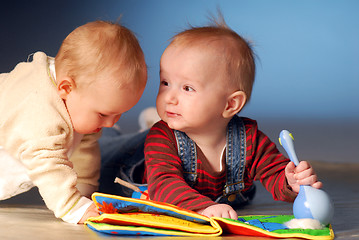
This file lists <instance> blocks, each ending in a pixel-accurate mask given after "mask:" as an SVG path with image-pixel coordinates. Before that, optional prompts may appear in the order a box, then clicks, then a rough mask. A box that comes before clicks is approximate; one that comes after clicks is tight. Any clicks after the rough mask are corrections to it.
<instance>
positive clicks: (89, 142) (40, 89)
mask: <svg viewBox="0 0 359 240" xmlns="http://www.w3.org/2000/svg"><path fill="white" fill-rule="evenodd" d="M76 135H77V134H75V133H74V129H73V128H72V124H71V120H70V116H69V114H68V112H67V110H66V106H65V104H64V102H63V101H62V99H61V98H60V97H59V96H58V94H57V91H56V87H55V86H54V84H53V83H52V81H51V79H50V78H49V74H48V57H47V56H46V55H45V54H44V53H42V52H37V53H35V54H34V56H33V61H32V62H23V63H19V64H18V65H17V66H16V67H15V69H14V70H13V71H11V72H10V73H3V74H0V146H2V147H4V149H5V150H6V151H7V152H8V153H10V155H11V156H12V157H13V158H15V159H17V160H19V161H20V162H21V163H22V164H23V165H24V166H25V167H26V169H27V173H28V175H29V177H30V179H31V181H32V182H33V184H34V185H35V186H37V187H38V188H39V192H40V194H41V196H42V197H43V199H44V201H45V203H46V205H47V207H48V208H49V209H50V210H52V211H53V212H54V213H55V216H56V217H59V218H63V219H64V218H66V215H67V214H69V212H71V211H73V209H78V208H79V207H81V206H78V205H79V204H83V203H84V201H82V200H80V199H83V197H81V196H82V195H87V196H89V195H90V194H91V193H92V192H93V191H94V190H95V188H96V187H97V186H98V178H99V172H100V171H99V170H100V151H99V146H98V143H97V139H98V138H99V136H100V133H99V134H91V135H85V136H83V137H82V136H81V137H82V139H80V140H81V142H79V144H76V142H77V141H75V136H76ZM72 149H74V150H75V151H74V152H73V153H72V154H71V152H72ZM69 155H71V158H69V157H68V156H69ZM0 178H1V176H0ZM79 186H82V187H83V190H82V191H81V192H82V194H81V193H80V191H79V190H78V187H79Z"/></svg>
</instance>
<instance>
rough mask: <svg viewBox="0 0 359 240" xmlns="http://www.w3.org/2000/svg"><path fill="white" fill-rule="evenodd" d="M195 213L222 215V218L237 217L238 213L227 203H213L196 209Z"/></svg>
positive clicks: (211, 215)
mask: <svg viewBox="0 0 359 240" xmlns="http://www.w3.org/2000/svg"><path fill="white" fill-rule="evenodd" d="M197 213H199V214H202V215H204V216H206V217H222V218H231V219H235V220H237V219H238V215H237V213H236V211H234V209H233V208H232V207H231V206H229V205H227V204H215V205H212V206H209V207H207V208H204V209H201V210H199V211H197Z"/></svg>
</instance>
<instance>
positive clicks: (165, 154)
mask: <svg viewBox="0 0 359 240" xmlns="http://www.w3.org/2000/svg"><path fill="white" fill-rule="evenodd" d="M145 163H146V171H147V176H146V178H147V183H148V191H149V195H150V198H151V199H152V200H156V201H161V202H167V203H171V204H174V205H176V206H179V207H183V208H186V209H189V210H194V211H196V210H199V209H203V208H206V207H208V206H211V205H213V204H215V202H213V201H212V200H211V199H210V198H209V197H206V196H204V195H202V194H200V193H199V192H198V191H197V190H195V189H193V188H192V187H190V186H189V185H188V184H187V183H186V181H185V180H184V178H183V174H182V165H181V160H180V158H179V157H178V154H177V146H176V140H175V136H174V134H173V131H172V130H171V129H169V128H168V126H167V124H166V123H165V122H163V121H160V122H158V123H156V124H155V125H154V126H153V127H152V128H151V130H150V132H149V133H148V135H147V138H146V142H145Z"/></svg>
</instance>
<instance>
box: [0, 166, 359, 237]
mask: <svg viewBox="0 0 359 240" xmlns="http://www.w3.org/2000/svg"><path fill="white" fill-rule="evenodd" d="M312 164H313V165H314V167H315V169H316V170H317V173H318V175H319V177H320V178H321V179H322V180H323V182H324V189H325V190H326V191H327V192H328V194H329V195H330V196H331V198H332V200H333V202H334V205H335V218H334V220H333V221H332V226H333V229H334V233H335V235H336V238H335V239H346V240H347V239H349V240H350V239H359V185H358V183H359V174H358V172H359V164H332V163H318V162H312ZM291 208H292V205H291V204H288V203H283V202H275V201H273V200H272V199H271V196H270V195H269V194H268V193H267V192H266V191H265V190H264V189H263V188H262V187H261V186H259V189H258V193H257V195H256V198H255V199H254V201H253V204H251V205H250V206H248V207H246V208H244V209H242V210H240V211H239V215H250V214H273V215H274V214H292V212H291V211H292V210H291ZM109 238H111V239H129V238H131V237H126V236H123V237H115V236H110V235H102V234H98V233H96V232H94V231H92V230H90V229H88V228H87V227H86V226H84V225H72V224H68V223H65V222H63V221H61V220H59V219H56V218H55V217H54V215H53V214H52V212H51V211H49V210H47V208H46V207H45V206H44V204H43V202H42V200H41V198H40V196H39V194H38V192H37V190H36V189H33V190H31V191H30V192H28V193H25V194H22V195H20V196H17V197H15V198H12V199H10V200H6V201H2V202H0V239H1V240H5V239H6V240H7V239H14V240H16V239H19V240H20V239H21V240H31V239H34V240H35V239H36V240H40V239H48V240H51V239H54V240H55V239H56V240H57V239H61V240H63V239H66V240H72V239H76V240H80V239H89V240H92V239H94V240H95V239H109ZM136 238H138V237H136ZM143 238H144V237H143ZM145 238H146V239H153V238H159V237H145ZM160 238H161V240H166V239H169V237H160ZM213 238H214V237H213ZM171 239H173V237H172V238H171ZM176 239H177V240H180V239H182V237H176ZM186 239H188V238H186ZM192 239H193V238H192ZM201 239H203V238H201ZM216 239H244V240H246V239H267V238H259V237H242V236H241V237H239V236H225V237H216Z"/></svg>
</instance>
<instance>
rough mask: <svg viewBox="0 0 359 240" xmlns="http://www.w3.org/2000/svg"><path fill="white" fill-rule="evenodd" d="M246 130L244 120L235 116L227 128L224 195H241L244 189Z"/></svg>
mask: <svg viewBox="0 0 359 240" xmlns="http://www.w3.org/2000/svg"><path fill="white" fill-rule="evenodd" d="M246 149H247V147H246V129H245V126H244V123H243V120H242V118H240V117H238V116H237V115H235V116H234V117H233V118H232V119H231V121H230V122H229V124H228V127H227V148H226V171H227V172H226V185H225V187H224V189H223V195H230V194H233V193H240V192H241V191H242V190H243V189H244V181H243V177H244V171H245V166H246Z"/></svg>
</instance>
